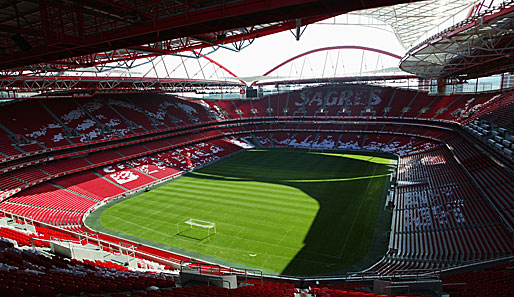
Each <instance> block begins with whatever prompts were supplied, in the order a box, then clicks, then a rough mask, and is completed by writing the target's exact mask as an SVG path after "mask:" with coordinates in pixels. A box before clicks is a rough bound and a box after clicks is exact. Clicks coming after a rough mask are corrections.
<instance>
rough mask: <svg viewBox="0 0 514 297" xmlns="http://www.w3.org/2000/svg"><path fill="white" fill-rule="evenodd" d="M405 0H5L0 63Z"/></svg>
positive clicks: (130, 55) (135, 48) (105, 58)
mask: <svg viewBox="0 0 514 297" xmlns="http://www.w3.org/2000/svg"><path fill="white" fill-rule="evenodd" d="M412 1H416V0H381V1H377V0H352V1H349V0H347V1H339V0H323V1H320V0H317V1H316V0H283V1H267V0H225V1H215V0H204V1H202V0H196V1H174V0H173V1H172V0H165V1H149V0H145V1H124V0H112V1H108V0H81V1H74V0H59V1H48V0H39V1H34V0H19V1H10V0H4V1H0V69H4V70H5V69H13V68H19V67H26V66H29V65H37V68H39V69H42V70H43V71H44V70H46V69H47V68H48V69H50V70H53V69H59V68H63V69H69V68H72V67H88V66H93V65H96V64H101V63H106V62H113V61H120V60H133V59H136V58H138V57H140V56H149V55H162V54H167V53H173V52H180V51H183V50H193V49H199V48H203V47H210V46H213V45H219V44H229V43H232V42H242V41H244V40H248V39H253V38H255V37H258V36H263V35H268V34H272V33H275V32H279V31H284V30H288V29H295V28H299V27H300V26H301V25H305V24H310V23H312V22H315V21H318V20H322V19H325V18H328V17H331V16H334V15H338V14H341V13H346V12H349V11H354V10H358V9H364V8H370V7H378V6H383V5H392V4H397V3H403V2H412ZM297 30H298V29H297ZM49 62H52V63H49Z"/></svg>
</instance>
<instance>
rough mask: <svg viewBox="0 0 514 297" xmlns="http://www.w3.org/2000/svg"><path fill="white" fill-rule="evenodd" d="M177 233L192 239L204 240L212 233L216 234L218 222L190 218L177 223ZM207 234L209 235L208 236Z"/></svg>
mask: <svg viewBox="0 0 514 297" xmlns="http://www.w3.org/2000/svg"><path fill="white" fill-rule="evenodd" d="M206 233H207V234H206ZM177 234H178V235H181V236H185V237H189V238H192V239H198V240H202V239H205V238H209V237H210V236H211V234H216V223H213V222H208V221H202V220H197V219H188V220H187V221H185V222H184V223H177ZM205 235H207V237H206V236H205Z"/></svg>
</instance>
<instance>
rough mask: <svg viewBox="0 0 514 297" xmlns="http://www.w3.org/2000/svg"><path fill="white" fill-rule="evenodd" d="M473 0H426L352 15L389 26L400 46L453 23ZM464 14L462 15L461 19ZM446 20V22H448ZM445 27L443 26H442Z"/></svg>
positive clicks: (469, 7) (406, 46)
mask: <svg viewBox="0 0 514 297" xmlns="http://www.w3.org/2000/svg"><path fill="white" fill-rule="evenodd" d="M476 2H477V1H476V0H443V1H441V0H429V1H419V2H413V3H403V4H397V5H392V6H386V7H380V8H371V9H366V10H361V11H358V12H354V13H352V14H356V15H361V16H366V17H370V18H373V19H376V20H379V21H381V22H384V23H386V24H388V25H389V26H391V28H392V29H393V32H394V33H395V34H396V36H397V37H398V39H399V40H400V42H401V44H402V45H403V46H404V48H409V47H411V46H412V45H414V44H415V43H416V41H418V40H419V39H420V38H422V37H423V36H424V37H428V35H427V34H435V33H437V32H439V31H441V30H443V29H446V27H449V26H451V25H453V24H454V23H455V22H456V21H455V20H456V19H458V18H459V17H458V16H457V15H458V14H462V13H464V14H466V13H467V12H469V11H470V9H471V7H472V6H473V4H475V3H476ZM464 17H466V15H464V16H463V17H461V19H458V20H457V21H460V20H462V18H464ZM448 23H449V25H448ZM444 26H446V27H444Z"/></svg>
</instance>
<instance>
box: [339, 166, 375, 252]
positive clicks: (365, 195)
mask: <svg viewBox="0 0 514 297" xmlns="http://www.w3.org/2000/svg"><path fill="white" fill-rule="evenodd" d="M377 166H378V164H375V169H373V174H372V175H375V172H376V171H377ZM373 179H374V178H372V179H370V180H369V181H368V186H367V187H366V192H365V193H364V196H363V198H362V200H361V203H360V204H359V208H358V210H357V213H356V214H355V217H353V222H352V225H351V226H350V232H348V235H347V236H346V239H345V240H344V244H343V247H342V248H341V252H340V253H339V256H338V257H337V258H338V259H341V257H342V256H343V252H344V249H345V248H346V244H347V243H348V239H349V238H350V235H351V234H352V231H353V225H355V221H357V217H359V213H360V212H361V207H362V204H363V203H364V200H365V199H364V198H365V197H367V194H368V190H369V185H370V184H371V181H372V180H373Z"/></svg>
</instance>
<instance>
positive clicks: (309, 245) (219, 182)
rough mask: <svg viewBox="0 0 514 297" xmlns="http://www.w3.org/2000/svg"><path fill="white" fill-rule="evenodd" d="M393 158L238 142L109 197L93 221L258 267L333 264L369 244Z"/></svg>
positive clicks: (340, 265) (295, 270) (324, 268)
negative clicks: (169, 175)
mask: <svg viewBox="0 0 514 297" xmlns="http://www.w3.org/2000/svg"><path fill="white" fill-rule="evenodd" d="M394 162H395V161H394V160H393V159H391V158H388V157H383V155H380V157H379V156H377V155H370V154H360V153H337V152H334V153H320V152H309V151H306V150H287V149H264V150H250V151H245V152H242V153H239V154H236V155H235V156H233V157H231V158H228V159H226V160H222V161H220V162H217V163H215V164H213V165H210V166H207V167H204V168H202V169H200V170H197V171H195V172H191V173H188V174H186V175H185V176H184V177H183V178H180V179H178V180H176V181H173V182H171V183H168V184H166V185H164V186H161V187H159V188H156V189H153V190H152V191H150V192H146V193H143V194H141V195H138V196H135V197H133V198H130V199H127V200H125V201H122V202H120V203H117V204H114V205H112V206H110V207H109V208H107V209H106V210H105V211H104V212H103V213H102V214H101V216H100V224H101V225H102V226H103V227H104V228H107V229H109V230H113V231H116V232H119V233H123V234H128V235H130V236H135V237H138V238H142V239H145V240H151V241H153V242H157V243H161V244H164V245H168V246H172V247H177V248H180V249H183V250H187V251H192V252H196V253H199V254H202V255H208V256H212V257H215V258H216V259H221V261H222V262H223V260H226V261H231V262H235V263H240V264H243V265H247V266H251V267H255V268H258V269H262V270H264V271H265V272H266V271H267V272H274V273H281V274H287V275H317V274H326V273H330V272H335V271H341V270H343V269H345V268H347V267H350V266H351V265H354V264H355V263H357V262H359V261H360V260H361V259H362V258H363V257H365V256H366V255H367V253H368V249H369V247H370V243H371V241H372V238H373V233H374V230H375V221H376V218H377V214H378V213H379V209H380V208H383V205H382V204H381V203H383V199H382V198H383V195H384V186H385V185H386V183H387V180H388V178H389V177H388V172H389V170H390V168H391V166H390V164H392V163H394ZM190 218H193V219H199V220H204V221H210V222H214V223H216V227H217V233H216V234H214V235H211V236H210V237H209V236H207V231H206V230H205V229H200V228H194V229H192V230H188V229H187V227H185V225H184V224H183V223H184V222H185V221H186V220H188V219H190ZM177 223H179V230H178V231H177ZM377 225H378V224H377ZM387 228H388V226H387ZM177 232H178V233H177ZM119 233H118V234H119ZM210 259H212V258H210Z"/></svg>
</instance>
